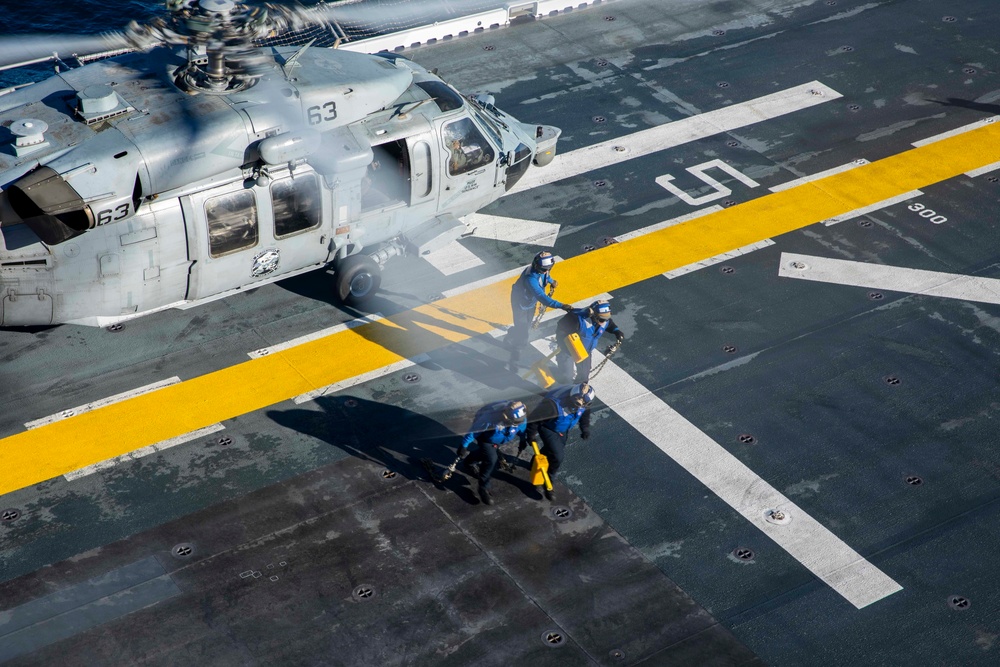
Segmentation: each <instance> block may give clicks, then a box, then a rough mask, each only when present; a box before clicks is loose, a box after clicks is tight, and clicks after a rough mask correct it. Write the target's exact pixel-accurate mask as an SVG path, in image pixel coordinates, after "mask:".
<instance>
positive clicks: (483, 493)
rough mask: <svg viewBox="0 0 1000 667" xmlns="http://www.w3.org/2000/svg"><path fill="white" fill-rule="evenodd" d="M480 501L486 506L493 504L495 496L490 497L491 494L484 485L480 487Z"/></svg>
mask: <svg viewBox="0 0 1000 667" xmlns="http://www.w3.org/2000/svg"><path fill="white" fill-rule="evenodd" d="M479 499H480V500H482V501H483V504H484V505H492V504H493V496H491V495H490V492H489V491H488V490H487V489H486V487H485V486H483V485H482V484H480V485H479Z"/></svg>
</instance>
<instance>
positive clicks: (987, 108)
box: [928, 97, 1000, 114]
mask: <svg viewBox="0 0 1000 667" xmlns="http://www.w3.org/2000/svg"><path fill="white" fill-rule="evenodd" d="M928 101H930V102H933V103H934V104H940V105H942V106H947V107H961V108H963V109H972V110H973V111H983V112H985V113H991V114H1000V104H987V103H985V102H975V101H973V100H963V99H959V98H957V97H949V98H948V99H946V100H928Z"/></svg>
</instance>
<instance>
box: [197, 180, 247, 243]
mask: <svg viewBox="0 0 1000 667" xmlns="http://www.w3.org/2000/svg"><path fill="white" fill-rule="evenodd" d="M205 217H206V218H207V219H208V244H209V254H210V255H211V256H212V257H221V256H222V255H226V254H229V253H231V252H235V251H237V250H243V249H244V248H252V247H253V246H255V245H257V200H256V199H254V195H253V192H251V191H249V190H241V191H239V192H230V193H229V194H224V195H219V196H218V197H212V198H211V199H209V200H208V201H206V202H205Z"/></svg>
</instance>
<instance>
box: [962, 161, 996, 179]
mask: <svg viewBox="0 0 1000 667" xmlns="http://www.w3.org/2000/svg"><path fill="white" fill-rule="evenodd" d="M997 169H1000V162H993V163H992V164H988V165H986V166H983V167H980V168H979V169H973V170H972V171H967V172H965V175H966V176H968V177H969V178H975V177H976V176H982V175H983V174H988V173H990V172H991V171H996V170H997Z"/></svg>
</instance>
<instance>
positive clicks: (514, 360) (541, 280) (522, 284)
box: [505, 251, 573, 373]
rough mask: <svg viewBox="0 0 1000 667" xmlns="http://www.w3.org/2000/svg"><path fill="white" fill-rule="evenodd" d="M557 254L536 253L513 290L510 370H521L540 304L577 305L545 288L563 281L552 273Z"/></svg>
mask: <svg viewBox="0 0 1000 667" xmlns="http://www.w3.org/2000/svg"><path fill="white" fill-rule="evenodd" d="M555 263H556V258H555V257H554V256H553V255H552V253H550V252H546V251H542V252H540V253H538V254H537V255H535V259H534V260H532V262H531V266H529V267H527V268H525V269H524V271H523V272H522V273H521V276H520V277H519V278H518V279H517V281H516V282H515V283H514V286H513V287H512V288H511V290H510V308H511V310H512V311H513V312H514V326H513V327H511V329H510V331H508V332H507V337H506V339H505V341H506V343H507V347H509V348H510V370H511V372H512V373H516V372H517V371H518V368H519V366H518V362H519V361H520V360H521V350H522V349H524V347H525V346H526V345H527V344H528V337H529V336H530V334H531V322H532V320H533V319H534V317H535V313H536V311H537V309H538V304H542V305H543V306H545V307H546V308H561V309H563V310H565V311H566V312H569V311H571V310H573V306H570V305H567V304H564V303H561V302H559V301H556V300H555V299H553V298H552V297H551V296H549V295H548V294H546V292H545V288H546V287H548V286H551V287H552V289H555V288H556V286H557V285H558V284H559V283H558V282H556V281H555V280H554V279H553V278H552V276H551V275H550V274H549V271H551V269H552V267H553V265H555Z"/></svg>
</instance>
